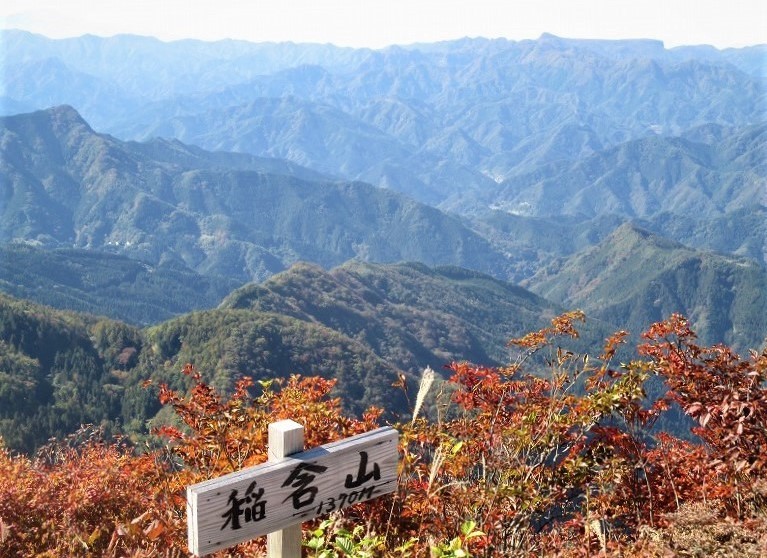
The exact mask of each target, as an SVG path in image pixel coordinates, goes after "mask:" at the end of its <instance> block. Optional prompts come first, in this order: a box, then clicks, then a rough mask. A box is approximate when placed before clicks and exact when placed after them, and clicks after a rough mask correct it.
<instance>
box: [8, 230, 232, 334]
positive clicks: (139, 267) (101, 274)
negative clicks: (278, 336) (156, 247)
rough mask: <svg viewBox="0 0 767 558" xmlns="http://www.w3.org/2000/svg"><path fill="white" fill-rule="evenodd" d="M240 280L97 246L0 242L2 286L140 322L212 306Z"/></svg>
mask: <svg viewBox="0 0 767 558" xmlns="http://www.w3.org/2000/svg"><path fill="white" fill-rule="evenodd" d="M238 285H239V283H238V282H237V281H234V280H231V279H227V278H223V277H210V276H203V275H200V274H199V273H196V272H194V271H192V270H191V269H189V268H187V267H185V266H183V265H181V264H179V263H173V262H168V263H163V264H160V265H149V264H147V263H144V262H139V261H136V260H132V259H130V258H127V257H125V256H120V255H117V254H109V253H105V252H98V251H95V250H90V251H88V250H82V249H64V248H59V249H53V250H45V249H42V248H37V247H34V246H30V245H27V244H22V243H12V244H5V245H0V291H3V292H5V293H7V294H10V295H12V296H14V297H16V298H24V299H28V300H33V301H35V302H37V303H40V304H45V305H48V306H52V307H54V308H60V309H67V310H76V311H78V312H88V313H91V314H96V315H103V316H107V317H110V318H113V319H115V320H120V321H123V322H127V323H132V324H136V325H149V324H154V323H158V322H161V321H163V320H167V319H169V318H171V317H173V316H177V315H179V314H183V313H185V312H190V311H192V310H196V309H204V308H212V307H214V306H216V305H218V303H219V302H220V301H221V299H222V298H223V297H224V296H225V295H227V294H228V293H229V292H230V291H231V290H232V289H233V288H235V287H236V286H238Z"/></svg>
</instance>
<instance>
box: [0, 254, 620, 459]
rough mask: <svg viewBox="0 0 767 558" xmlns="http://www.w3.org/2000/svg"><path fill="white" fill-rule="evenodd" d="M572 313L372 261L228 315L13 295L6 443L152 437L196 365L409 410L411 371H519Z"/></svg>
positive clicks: (598, 338)
mask: <svg viewBox="0 0 767 558" xmlns="http://www.w3.org/2000/svg"><path fill="white" fill-rule="evenodd" d="M561 311H562V309H561V308H560V307H557V306H555V305H553V304H551V303H549V302H547V301H545V300H543V299H541V298H540V297H538V296H536V295H534V294H533V293H531V292H529V291H526V290H524V289H522V288H520V287H516V286H513V285H510V284H508V283H505V282H502V281H499V280H497V279H493V278H492V277H489V276H487V275H483V274H480V273H477V272H474V271H470V270H465V269H459V268H428V267H426V266H424V265H423V264H386V265H384V264H369V263H362V262H351V263H348V264H345V265H343V266H341V267H339V268H336V269H334V270H331V271H324V270H322V269H321V268H319V267H318V266H316V265H310V264H305V263H300V264H296V265H294V266H293V267H291V268H290V269H289V270H287V271H284V272H282V273H280V274H277V275H275V276H273V277H272V278H270V279H268V280H267V281H265V282H264V283H262V284H251V285H246V286H244V287H242V288H241V289H238V290H236V291H234V292H233V293H232V294H231V295H230V296H229V297H228V298H227V299H226V300H225V301H224V302H223V303H222V304H221V306H220V308H218V309H212V310H206V311H198V312H192V313H188V314H183V315H181V316H178V317H175V318H173V319H170V320H168V321H165V322H162V323H159V324H157V325H154V326H151V327H147V328H137V327H134V326H130V325H127V324H125V323H122V322H119V321H115V320H110V319H104V318H99V317H95V316H91V315H86V314H80V313H75V312H64V311H61V310H53V309H51V308H49V307H45V306H42V305H38V304H33V303H31V302H29V301H22V300H18V299H14V298H11V297H8V296H6V295H0V339H2V341H1V342H0V351H1V352H2V354H1V355H0V359H2V371H1V372H0V436H3V438H4V439H5V443H6V444H8V445H9V447H12V448H16V449H24V450H27V451H29V450H32V449H33V448H35V447H38V446H39V445H40V444H41V443H43V442H44V441H46V440H47V439H48V437H50V436H52V435H57V436H61V435H64V434H66V433H68V432H71V431H73V430H74V429H76V428H77V427H78V426H79V424H80V423H93V424H97V425H99V424H102V425H104V426H105V427H106V428H107V429H108V430H109V431H115V432H117V431H124V432H127V433H129V434H131V435H133V436H145V435H146V434H147V421H155V423H157V422H158V421H159V422H162V421H164V420H166V418H167V417H165V416H160V417H155V415H156V414H157V413H158V412H159V411H160V408H161V406H160V404H159V401H158V399H157V390H156V388H157V386H158V385H159V384H161V383H168V384H169V385H171V386H172V387H173V388H175V389H184V388H186V387H188V385H187V383H185V379H184V377H183V376H182V375H181V374H180V370H181V368H183V366H184V365H185V364H186V363H187V362H190V363H193V364H194V365H195V366H197V368H198V370H200V372H201V373H202V374H203V377H204V378H205V380H206V381H208V382H211V383H212V384H213V385H214V386H216V387H217V388H219V389H221V390H222V391H224V392H227V393H228V392H230V391H231V389H232V387H233V384H234V382H235V381H236V379H237V378H240V377H242V376H244V375H248V376H251V377H253V378H254V379H256V380H270V379H273V378H284V377H287V376H288V375H290V374H302V375H307V376H308V375H319V376H323V377H326V378H336V379H337V380H338V384H337V390H336V394H337V395H339V396H341V398H342V404H343V406H344V408H345V409H346V410H348V411H349V412H352V413H360V412H362V411H363V410H364V409H365V408H366V407H367V406H369V405H372V404H375V405H378V406H380V407H383V408H384V409H386V411H387V412H388V413H393V415H392V416H394V415H396V414H403V413H405V414H406V413H407V411H408V404H407V401H406V399H405V395H404V394H403V393H402V392H401V391H398V390H396V389H395V388H394V387H392V384H393V383H395V382H396V381H397V379H398V377H399V375H401V374H404V375H405V376H406V377H407V378H408V381H409V382H410V383H411V385H412V384H414V383H415V380H414V378H415V377H416V376H417V375H419V374H420V372H421V370H422V369H423V368H425V367H426V366H431V367H432V368H433V369H435V370H437V371H441V370H442V367H443V366H444V365H447V364H449V363H450V362H451V361H463V360H468V361H474V362H483V363H487V362H491V363H498V364H506V363H508V362H509V361H510V360H511V359H512V358H514V354H513V353H511V352H509V350H508V349H507V348H506V345H505V344H506V342H507V341H508V340H509V339H511V338H513V337H517V336H520V335H523V334H525V333H527V332H528V331H529V330H531V329H537V328H540V327H544V326H546V325H547V324H548V322H549V320H550V319H551V318H552V317H553V316H555V315H556V314H558V313H559V312H561ZM582 330H583V335H582V339H581V340H580V343H581V346H583V347H584V348H587V347H591V348H593V347H599V346H600V345H601V343H602V340H603V339H604V338H605V337H606V336H607V335H608V334H609V328H608V326H605V325H604V324H603V323H600V322H598V321H590V323H588V324H587V325H586V326H584V327H583V328H582ZM146 380H151V381H152V382H153V385H152V386H151V387H149V388H146V387H143V386H144V383H145V382H146ZM186 381H188V379H187V380H186Z"/></svg>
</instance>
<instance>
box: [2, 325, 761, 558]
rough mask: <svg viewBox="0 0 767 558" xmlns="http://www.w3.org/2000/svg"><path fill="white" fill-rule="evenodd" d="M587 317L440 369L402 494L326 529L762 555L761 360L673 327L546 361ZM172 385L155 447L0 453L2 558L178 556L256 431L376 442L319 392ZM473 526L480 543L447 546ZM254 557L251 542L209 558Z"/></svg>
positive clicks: (260, 455) (604, 551)
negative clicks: (675, 428) (498, 363)
mask: <svg viewBox="0 0 767 558" xmlns="http://www.w3.org/2000/svg"><path fill="white" fill-rule="evenodd" d="M582 320H583V315H582V314H580V313H577V312H576V313H568V314H565V315H563V316H559V317H557V318H556V319H555V320H553V321H552V324H551V326H550V327H547V328H544V329H542V330H540V331H538V332H533V333H531V334H528V335H526V336H524V337H522V338H520V339H517V340H514V341H512V342H511V344H510V345H511V346H514V347H516V348H518V350H519V351H520V354H519V358H518V360H517V361H516V362H514V363H512V364H510V365H509V366H506V367H502V368H491V367H483V366H476V365H472V364H469V363H453V364H451V365H450V366H449V367H448V370H449V372H450V374H451V376H450V378H449V380H448V381H447V382H445V383H444V384H443V385H442V386H441V388H440V390H439V391H440V393H439V394H438V395H437V396H436V397H435V398H433V400H432V401H431V402H430V404H429V405H428V407H429V408H430V412H429V416H428V417H418V418H416V419H414V420H412V421H408V422H403V423H400V424H397V425H395V426H396V428H397V429H398V430H399V432H400V452H401V461H400V478H399V485H398V489H397V491H396V492H395V493H394V494H393V495H389V496H386V497H384V498H380V499H378V500H374V501H371V502H367V503H363V504H358V505H355V506H352V507H350V508H347V509H345V510H343V511H342V512H340V513H339V514H338V516H337V518H336V521H337V522H339V523H340V524H344V525H347V526H355V525H356V526H359V525H362V526H364V527H365V530H364V531H365V533H367V534H368V535H369V536H371V537H372V536H373V535H375V536H379V537H380V542H379V543H377V548H378V552H380V555H382V556H414V557H416V556H418V557H420V556H432V555H436V556H460V555H465V556H468V555H474V556H488V557H490V556H513V555H523V556H539V555H546V556H591V555H594V556H597V555H608V554H609V555H613V554H614V555H626V556H630V555H635V556H640V555H641V556H644V555H652V556H663V555H673V554H674V553H676V552H682V551H684V552H688V553H690V554H694V553H695V552H698V551H696V550H694V549H693V546H694V545H695V544H699V545H703V544H704V543H705V544H709V543H708V542H706V541H709V538H710V540H711V541H713V542H711V544H716V541H717V540H719V539H717V537H719V536H720V535H719V534H721V533H722V532H724V533H729V535H728V537H730V538H728V539H726V541H729V542H726V544H729V545H731V546H732V547H733V548H736V549H737V551H738V552H740V553H741V554H745V555H748V554H749V552H751V551H752V550H753V549H755V550H754V552H756V553H757V554H754V555H758V553H759V552H761V551H767V548H766V547H765V546H764V544H765V543H766V542H767V536H765V533H766V532H767V525H765V520H764V516H765V513H764V512H765V511H766V510H767V504H766V502H767V478H765V477H766V475H767V469H766V465H767V463H766V460H767V458H766V457H765V455H764V454H763V452H762V448H765V447H767V430H765V428H764V424H765V418H767V387H766V386H767V382H766V381H767V352H763V353H761V354H758V353H752V354H751V355H750V357H749V358H748V359H740V358H739V357H738V356H737V355H735V354H734V353H733V352H732V351H731V350H730V349H728V348H727V347H724V346H714V347H704V346H700V345H698V344H697V342H696V338H695V335H694V333H693V332H692V331H691V330H690V328H689V326H688V324H687V322H686V321H685V320H684V319H683V318H682V317H680V316H672V317H671V318H669V319H668V320H666V321H665V322H661V323H658V324H655V325H654V326H652V328H650V330H649V331H648V332H647V333H645V334H644V342H643V343H642V344H641V345H640V346H639V348H638V352H639V354H640V355H641V358H640V359H636V360H634V361H631V362H629V363H628V364H625V365H620V366H614V365H613V364H612V359H613V358H614V356H615V354H616V351H617V348H618V347H619V345H620V344H621V343H623V342H624V341H625V338H626V336H627V334H626V333H625V332H618V333H617V334H615V335H614V336H613V337H611V338H610V339H608V340H607V342H606V344H605V348H604V351H603V353H602V354H601V355H600V357H599V358H595V359H593V360H592V359H589V358H588V357H584V356H581V355H576V354H573V353H571V352H569V351H567V350H564V349H557V348H555V347H556V343H557V342H558V339H559V338H560V337H562V336H565V337H568V336H577V330H576V327H575V324H576V323H577V322H579V321H582ZM544 351H549V352H548V354H547V355H546V357H547V358H546V359H545V361H546V362H548V367H547V368H546V369H545V370H544V371H543V372H542V371H541V368H540V366H539V364H538V363H539V361H538V360H536V358H535V355H540V354H541V353H542V352H544ZM525 370H527V371H528V373H525ZM533 371H534V372H535V374H533V373H532V372H533ZM183 372H184V373H185V374H187V375H188V376H190V377H191V378H192V380H193V381H194V385H193V387H192V389H191V390H190V391H189V393H187V394H181V393H176V392H174V391H172V390H169V389H168V388H167V387H162V388H161V391H160V397H161V400H162V402H163V404H165V405H168V406H170V407H172V408H173V410H174V411H175V414H176V416H177V417H178V423H177V424H176V425H175V426H170V425H168V426H164V427H161V428H159V429H158V431H157V434H159V435H160V436H162V437H163V438H164V439H165V443H164V444H163V445H162V447H161V448H160V449H156V450H152V451H145V452H144V453H137V451H136V450H135V448H131V447H129V446H128V445H127V444H123V443H121V442H109V443H106V442H104V441H103V440H102V439H100V438H99V437H97V436H90V437H89V436H86V437H85V439H78V440H77V443H75V441H74V438H73V439H72V440H65V441H63V442H60V443H57V444H53V445H51V446H49V447H48V448H46V449H45V451H43V452H41V453H40V454H38V455H37V456H36V457H35V458H27V457H23V456H14V455H11V454H10V453H9V452H7V451H5V450H0V556H3V557H5V556H9V557H10V556H14V557H15V556H40V555H43V556H185V555H187V550H186V518H185V487H186V486H187V485H189V484H192V483H195V482H199V481H201V480H204V479H207V478H211V477H214V476H219V475H222V474H225V473H228V472H231V471H234V470H238V469H240V468H242V467H245V466H249V465H254V464H258V463H261V462H263V461H265V460H266V443H267V427H268V424H269V423H270V422H274V421H277V420H281V419H284V418H291V419H293V420H296V421H297V422H299V423H302V424H303V425H304V426H305V432H306V445H307V446H308V447H312V446H316V445H320V444H324V443H327V442H330V441H334V440H337V439H340V438H344V437H348V436H351V435H354V434H357V433H360V432H364V431H367V430H370V429H372V428H375V427H377V426H379V422H380V417H381V412H380V411H379V410H376V409H371V410H370V411H369V412H368V413H366V414H365V416H363V417H361V418H352V417H347V416H345V415H344V414H343V413H342V411H341V405H340V401H339V400H338V399H337V398H335V397H333V396H332V389H333V387H334V382H333V381H332V380H325V379H321V378H309V377H298V376H293V377H291V378H289V379H287V380H275V381H274V382H262V383H260V385H254V384H253V382H252V381H251V380H250V379H249V378H243V379H241V380H239V381H238V382H237V383H236V386H235V389H234V391H233V393H231V394H229V395H227V396H225V395H223V394H220V393H218V392H216V391H215V390H214V389H213V388H211V387H210V386H208V385H207V384H205V383H204V382H202V379H201V376H200V374H199V373H198V372H197V370H196V369H195V368H194V366H192V365H187V366H186V367H185V368H184V370H183ZM649 381H654V382H663V383H664V385H665V392H664V395H663V396H662V397H660V398H658V399H656V400H649V399H648V397H647V395H646V390H645V387H646V384H647V382H649ZM400 383H401V381H400ZM674 406H678V407H679V408H681V409H682V410H683V411H684V412H685V413H686V414H687V415H689V417H691V418H692V419H694V421H695V426H694V428H693V433H692V435H691V437H690V438H689V439H686V440H682V439H679V438H676V437H674V436H672V435H671V434H668V433H663V432H657V431H656V430H655V429H654V426H655V424H656V421H657V420H658V419H659V418H661V417H662V416H663V414H664V413H667V412H669V410H670V409H673V408H674ZM81 434H82V433H81ZM80 437H81V438H82V435H81V436H80ZM691 510H693V511H691ZM469 520H470V521H472V522H473V523H472V525H476V529H477V530H478V531H481V533H479V532H478V533H476V534H474V533H473V534H472V535H471V536H469V534H468V532H463V531H462V525H463V526H465V525H466V524H467V523H466V522H467V521H469ZM690 525H692V526H693V527H690ZM682 526H684V529H687V530H688V531H689V529H698V531H697V532H699V533H700V536H698V537H694V536H691V537H688V539H689V540H688V539H684V535H683V531H684V529H682ZM728 529H729V530H728ZM349 530H350V531H351V530H352V529H351V528H350V529H349ZM684 532H686V531H684ZM718 533H719V534H718ZM709 535H710V537H709ZM307 536H308V535H307ZM706 537H709V538H706ZM749 537H751V538H750V539H749ZM451 541H452V542H451ZM685 541H686V542H685ZM696 541H697V542H696ZM451 545H452V546H451ZM456 545H457V546H456ZM684 545H687V546H684ZM456 548H458V549H459V550H460V552H457V551H456ZM696 548H697V547H696ZM700 548H703V546H701V547H700ZM705 548H706V549H709V550H710V547H709V546H706V547H705ZM451 549H452V550H451ZM263 552H264V544H263V539H261V540H256V541H252V542H250V543H245V544H241V545H237V546H236V547H233V548H231V549H229V550H228V551H222V552H220V553H218V555H220V556H243V557H245V556H262V555H263ZM450 552H453V553H452V554H451V553H450ZM701 552H702V551H701ZM461 553H463V554H461Z"/></svg>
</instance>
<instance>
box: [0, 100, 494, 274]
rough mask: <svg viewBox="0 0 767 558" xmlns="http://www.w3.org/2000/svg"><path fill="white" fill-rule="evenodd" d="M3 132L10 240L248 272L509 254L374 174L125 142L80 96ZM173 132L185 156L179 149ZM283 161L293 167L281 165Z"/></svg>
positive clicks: (5, 230) (488, 267)
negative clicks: (332, 176)
mask: <svg viewBox="0 0 767 558" xmlns="http://www.w3.org/2000/svg"><path fill="white" fill-rule="evenodd" d="M0 138H1V139H2V145H0V161H2V164H1V165H0V177H1V178H2V181H0V189H2V192H0V193H1V194H2V197H3V199H4V200H6V203H5V204H4V205H3V207H2V208H1V209H2V215H3V221H2V224H0V239H2V240H3V241H4V242H9V241H12V240H22V241H31V242H34V243H38V244H40V245H43V246H49V247H59V246H65V247H79V248H87V249H95V250H109V251H114V252H117V253H120V254H124V255H128V256H131V257H133V258H136V259H139V260H143V261H146V262H148V263H150V264H153V265H154V264H159V263H161V262H166V261H175V262H180V263H183V265H185V266H188V267H190V268H192V269H194V270H195V271H197V272H199V273H202V274H211V275H214V276H228V277H230V278H232V279H235V280H239V281H241V282H246V281H248V280H251V279H263V278H265V277H268V276H269V275H271V274H273V273H275V272H278V271H280V270H282V269H285V268H286V267H287V266H288V265H290V264H291V263H293V262H295V261H298V260H301V259H306V260H310V261H315V262H317V263H320V264H321V265H324V266H326V267H332V266H334V265H338V264H340V263H342V262H344V261H346V260H348V259H350V258H353V257H358V258H361V259H370V260H373V261H381V262H386V261H399V260H416V261H423V262H425V263H427V264H440V263H442V264H454V265H461V266H464V267H470V268H474V269H479V270H481V271H485V272H489V273H493V274H495V275H498V276H501V277H503V276H504V275H505V273H506V269H505V268H506V267H507V265H508V263H507V262H508V259H507V257H506V256H505V255H503V254H501V253H500V252H498V251H496V250H495V249H494V248H493V247H492V246H491V245H490V244H489V243H488V242H487V241H486V240H485V239H483V238H481V237H480V236H479V235H477V234H476V233H474V232H473V231H471V230H469V229H468V228H467V227H466V226H464V225H463V224H462V223H461V222H460V221H459V220H458V219H456V218H455V217H451V216H448V215H445V214H443V213H441V212H440V211H438V210H437V209H434V208H431V207H428V206H425V205H422V204H419V203H417V202H414V201H412V200H410V199H408V198H405V197H403V196H402V195H400V194H397V193H395V192H392V191H387V190H382V189H379V188H374V187H372V186H370V185H367V184H362V183H349V182H332V181H328V180H321V181H315V180H311V181H310V180H305V179H303V178H300V177H301V176H311V173H310V172H309V171H300V170H299V171H298V172H294V170H293V168H294V166H291V165H289V164H286V163H280V162H274V161H265V160H263V159H259V158H255V157H247V156H238V155H230V156H226V155H224V154H215V155H214V154H205V153H204V152H202V151H200V150H193V149H189V150H187V149H185V148H184V147H183V146H180V145H179V144H167V143H165V144H158V143H157V142H154V143H150V144H147V145H144V146H139V145H136V144H126V143H124V142H121V141H119V140H117V139H115V138H112V137H111V136H107V135H103V134H97V133H95V132H94V131H93V130H92V129H91V128H90V127H89V126H88V124H87V123H86V122H85V121H84V120H82V118H81V117H80V116H79V115H78V113H77V112H76V111H75V110H74V109H72V108H71V107H56V108H53V109H49V110H46V111H40V112H36V113H31V114H24V115H17V116H12V117H4V118H2V119H0ZM169 145H170V147H173V148H174V149H176V150H178V151H181V152H182V154H183V155H186V156H183V157H178V158H175V157H171V156H169V155H168V154H167V153H166V150H167V148H168V146H169ZM158 151H159V154H158V158H157V159H155V158H154V157H153V156H152V153H154V152H158ZM230 159H231V160H232V161H233V162H234V165H235V167H234V168H232V167H226V166H224V165H225V164H226V163H227V161H229V160H230ZM188 164H191V165H194V166H186V165H188ZM280 168H282V171H283V172H288V173H289V174H274V173H273V172H272V171H274V170H280ZM245 169H247V170H245ZM314 178H316V176H314Z"/></svg>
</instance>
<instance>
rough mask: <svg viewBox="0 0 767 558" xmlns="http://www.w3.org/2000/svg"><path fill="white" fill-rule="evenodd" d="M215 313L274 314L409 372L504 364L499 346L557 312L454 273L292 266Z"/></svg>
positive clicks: (359, 265)
mask: <svg viewBox="0 0 767 558" xmlns="http://www.w3.org/2000/svg"><path fill="white" fill-rule="evenodd" d="M222 307H231V308H250V309H253V310H258V311H266V312H278V313H280V314H285V315H289V316H294V317H296V318H299V319H301V320H304V321H308V322H313V323H320V324H323V325H325V326H327V327H331V328H333V329H335V330H338V331H341V332H343V333H344V334H346V335H348V336H349V337H352V338H355V339H360V340H362V341H364V342H365V343H366V344H368V345H370V346H372V347H374V349H375V351H376V352H377V353H378V354H380V355H382V356H384V357H385V358H386V359H387V360H389V361H390V362H393V363H397V366H399V367H401V368H402V369H404V370H408V371H413V372H416V371H418V370H419V369H421V368H423V367H424V366H425V365H427V364H428V365H431V366H432V367H433V368H435V369H436V368H438V367H439V366H440V365H441V364H444V363H446V362H449V361H451V360H455V359H458V360H471V361H473V362H496V363H502V362H506V361H508V358H509V354H508V351H507V350H506V348H505V344H506V342H507V341H508V340H509V339H510V338H511V337H513V336H514V335H516V334H518V333H521V332H524V331H529V330H532V329H538V328H540V327H543V326H544V325H545V324H546V323H547V320H548V319H550V318H551V317H553V316H554V315H556V313H557V312H558V310H559V309H558V308H557V307H555V306H554V305H552V304H551V303H549V302H547V301H545V300H543V299H541V298H539V297H537V296H535V295H533V294H532V293H531V292H529V291H526V290H525V289H522V288H519V287H515V286H513V285H511V284H509V283H505V282H502V281H498V280H495V279H492V278H491V277H488V276H486V275H482V274H480V273H476V272H472V271H468V270H465V269H459V268H445V267H438V268H434V269H430V268H428V267H426V266H424V265H422V264H395V265H386V266H381V265H375V264H368V263H363V262H348V263H346V264H344V265H342V266H340V267H338V268H335V269H333V270H331V271H324V270H322V269H321V268H319V267H317V266H313V265H308V264H299V265H296V266H294V267H292V268H291V269H289V270H288V271H285V272H283V273H280V274H278V275H275V276H274V277H271V278H270V279H268V280H267V281H265V282H264V283H262V284H251V285H247V286H245V287H242V288H241V289H238V290H237V291H235V292H234V293H232V294H231V295H230V296H229V297H227V298H226V299H225V300H224V302H223V303H222Z"/></svg>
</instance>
